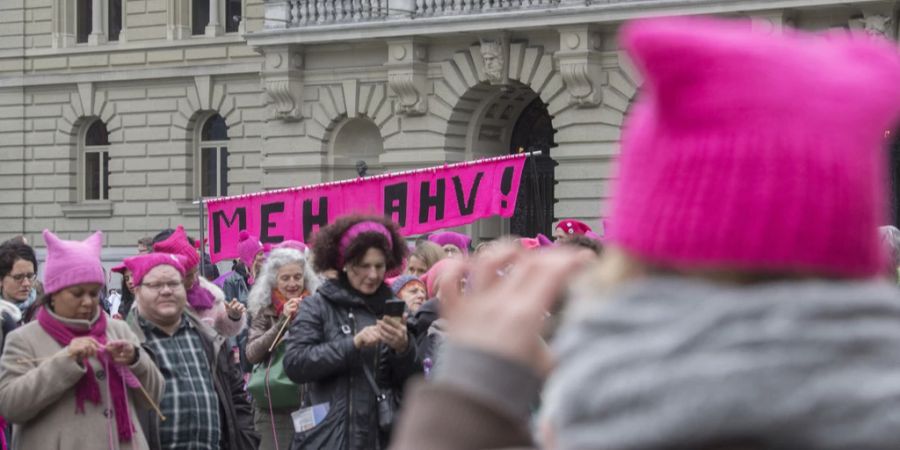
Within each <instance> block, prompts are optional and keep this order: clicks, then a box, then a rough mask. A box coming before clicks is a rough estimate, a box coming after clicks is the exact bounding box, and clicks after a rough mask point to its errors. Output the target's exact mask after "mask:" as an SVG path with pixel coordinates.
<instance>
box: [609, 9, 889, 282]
mask: <svg viewBox="0 0 900 450" xmlns="http://www.w3.org/2000/svg"><path fill="white" fill-rule="evenodd" d="M621 43H622V45H623V47H624V48H625V49H626V50H627V51H628V52H629V54H630V55H631V57H632V59H633V60H634V62H635V63H636V65H637V67H638V68H639V70H640V71H641V73H642V74H643V76H644V78H645V80H646V83H645V85H644V87H643V90H642V92H641V93H640V94H639V101H638V103H637V104H636V105H635V106H634V108H633V111H632V113H631V115H630V117H629V119H628V121H627V123H626V126H625V131H624V134H623V138H622V152H621V158H620V161H619V174H618V176H617V180H618V185H617V186H615V187H614V190H613V197H612V202H611V210H610V214H609V216H610V217H613V218H614V223H612V224H611V225H610V227H609V228H610V229H609V232H608V238H609V241H610V242H612V243H613V244H615V245H618V246H620V247H622V248H624V249H626V250H628V251H630V252H631V253H632V254H634V255H635V256H637V257H639V258H640V259H642V260H645V261H648V262H652V263H655V264H660V265H664V266H669V267H681V268H714V269H730V270H750V271H765V272H787V273H797V272H799V273H815V274H820V275H829V276H843V277H869V276H874V275H876V274H877V273H878V272H879V269H880V268H881V267H882V265H881V263H882V261H883V259H882V255H881V252H880V249H879V246H878V233H877V229H878V225H880V224H882V223H885V221H886V218H887V214H886V207H887V196H886V186H887V181H886V175H887V169H886V167H885V161H884V159H885V155H886V153H885V142H884V131H885V130H886V129H889V128H891V127H892V126H893V125H896V120H897V119H898V112H900V54H898V51H897V48H896V47H895V46H893V45H890V44H888V43H887V42H886V41H882V40H877V39H873V38H869V37H863V36H852V35H834V36H828V37H827V38H826V37H824V36H814V35H810V34H804V33H801V32H796V31H792V30H786V31H785V32H784V34H766V33H759V32H754V31H752V30H751V26H750V23H749V22H747V21H737V22H731V21H725V20H713V19H700V18H667V19H656V20H645V21H638V22H634V23H631V24H629V25H626V27H625V29H624V32H623V34H622V36H621Z"/></svg>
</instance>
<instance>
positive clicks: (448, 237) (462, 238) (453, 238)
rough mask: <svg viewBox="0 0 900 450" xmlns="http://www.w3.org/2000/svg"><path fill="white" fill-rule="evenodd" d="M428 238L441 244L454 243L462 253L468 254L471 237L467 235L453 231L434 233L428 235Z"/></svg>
mask: <svg viewBox="0 0 900 450" xmlns="http://www.w3.org/2000/svg"><path fill="white" fill-rule="evenodd" d="M428 240H429V241H431V242H434V243H435V244H438V245H441V246H443V245H447V244H450V245H455V246H456V247H458V248H459V250H460V251H461V252H462V253H463V254H464V255H468V254H469V244H470V243H471V242H472V238H470V237H469V236H466V235H465V234H462V233H457V232H455V231H444V232H440V233H434V234H432V235H431V236H428Z"/></svg>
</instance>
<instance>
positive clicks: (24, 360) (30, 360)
mask: <svg viewBox="0 0 900 450" xmlns="http://www.w3.org/2000/svg"><path fill="white" fill-rule="evenodd" d="M50 358H52V356H45V357H43V358H19V359H17V360H16V362H17V363H19V364H25V363H31V362H41V361H46V360H48V359H50Z"/></svg>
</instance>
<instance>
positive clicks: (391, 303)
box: [384, 299, 406, 317]
mask: <svg viewBox="0 0 900 450" xmlns="http://www.w3.org/2000/svg"><path fill="white" fill-rule="evenodd" d="M404 311H406V303H405V302H404V301H403V300H396V299H395V300H388V301H386V302H384V315H385V316H389V317H403V312H404Z"/></svg>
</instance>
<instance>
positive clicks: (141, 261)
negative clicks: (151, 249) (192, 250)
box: [125, 253, 187, 286]
mask: <svg viewBox="0 0 900 450" xmlns="http://www.w3.org/2000/svg"><path fill="white" fill-rule="evenodd" d="M186 262H187V261H186V258H185V257H184V256H181V255H174V254H172V253H145V254H143V255H137V256H132V257H130V258H125V267H127V268H128V270H130V271H131V283H132V284H133V285H135V286H137V285H139V284H141V283H142V282H143V281H144V275H147V272H150V271H151V270H153V268H154V267H156V266H163V265H165V266H172V267H174V268H175V270H177V271H178V273H180V274H181V276H184V274H185V273H186V272H187V271H186V270H185V268H184V264H185V263H186Z"/></svg>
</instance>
